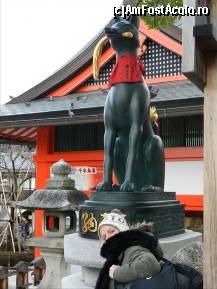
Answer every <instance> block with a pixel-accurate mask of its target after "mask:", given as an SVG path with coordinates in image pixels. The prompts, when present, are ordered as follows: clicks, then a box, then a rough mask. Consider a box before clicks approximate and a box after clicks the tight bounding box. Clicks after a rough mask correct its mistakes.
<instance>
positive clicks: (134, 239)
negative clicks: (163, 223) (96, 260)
mask: <svg viewBox="0 0 217 289" xmlns="http://www.w3.org/2000/svg"><path fill="white" fill-rule="evenodd" d="M131 246H141V247H144V248H147V249H148V250H149V251H150V252H153V254H155V253H154V252H155V250H156V248H157V247H158V240H157V238H156V237H154V236H153V235H151V234H150V233H146V232H142V231H139V230H137V229H134V230H128V231H124V232H120V233H118V234H116V235H114V236H113V237H111V238H109V239H108V240H107V241H106V242H105V243H104V244H103V246H102V248H101V252H100V253H101V256H102V257H104V258H106V259H108V258H109V257H110V256H111V255H119V254H120V253H121V252H124V251H125V250H126V249H127V248H129V247H131Z"/></svg>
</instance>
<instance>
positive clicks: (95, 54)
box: [93, 36, 108, 80]
mask: <svg viewBox="0 0 217 289" xmlns="http://www.w3.org/2000/svg"><path fill="white" fill-rule="evenodd" d="M107 40H108V37H107V36H104V37H103V38H102V39H100V41H99V42H98V43H97V45H96V47H95V49H94V52H93V78H94V79H95V80H99V63H100V57H101V54H102V49H103V46H104V44H105V42H106V41H107Z"/></svg>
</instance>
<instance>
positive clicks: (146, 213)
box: [79, 191, 184, 239]
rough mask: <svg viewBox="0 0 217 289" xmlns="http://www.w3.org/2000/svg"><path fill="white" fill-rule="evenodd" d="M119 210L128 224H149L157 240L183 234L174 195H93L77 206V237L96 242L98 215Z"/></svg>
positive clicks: (181, 214) (180, 211) (181, 208)
mask: <svg viewBox="0 0 217 289" xmlns="http://www.w3.org/2000/svg"><path fill="white" fill-rule="evenodd" d="M114 208H117V209H120V210H121V211H122V212H123V213H125V214H126V215H127V217H126V218H127V221H128V223H129V224H130V225H133V224H136V223H141V222H143V221H144V220H145V221H146V222H153V223H154V226H153V232H154V234H155V235H156V236H157V237H159V238H163V237H167V236H173V235H176V234H181V233H183V232H184V206H183V205H181V204H180V202H179V201H177V200H176V194H175V192H145V193H144V192H119V191H117V192H94V193H92V194H91V196H90V199H89V200H88V201H85V202H84V205H81V206H80V207H79V232H80V236H81V237H84V238H89V239H97V238H98V235H97V228H98V224H99V222H100V221H101V220H102V214H103V213H107V212H110V211H111V210H112V209H114Z"/></svg>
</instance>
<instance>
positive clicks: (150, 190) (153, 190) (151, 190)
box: [141, 185, 162, 192]
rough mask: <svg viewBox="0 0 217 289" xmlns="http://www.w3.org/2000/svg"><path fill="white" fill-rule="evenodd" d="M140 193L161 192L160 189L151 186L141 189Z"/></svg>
mask: <svg viewBox="0 0 217 289" xmlns="http://www.w3.org/2000/svg"><path fill="white" fill-rule="evenodd" d="M141 191H142V192H162V188H161V187H156V186H153V185H147V186H144V187H142V189H141Z"/></svg>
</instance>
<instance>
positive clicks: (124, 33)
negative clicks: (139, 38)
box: [121, 32, 133, 38]
mask: <svg viewBox="0 0 217 289" xmlns="http://www.w3.org/2000/svg"><path fill="white" fill-rule="evenodd" d="M121 36H123V37H127V38H133V33H132V32H123V33H121Z"/></svg>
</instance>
